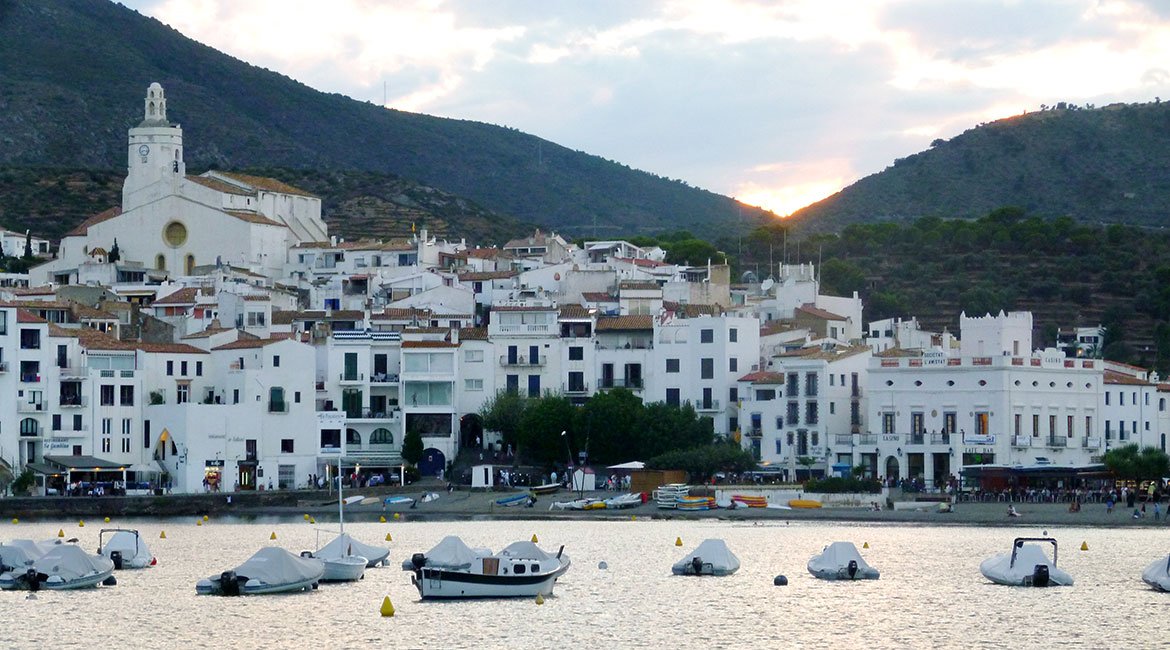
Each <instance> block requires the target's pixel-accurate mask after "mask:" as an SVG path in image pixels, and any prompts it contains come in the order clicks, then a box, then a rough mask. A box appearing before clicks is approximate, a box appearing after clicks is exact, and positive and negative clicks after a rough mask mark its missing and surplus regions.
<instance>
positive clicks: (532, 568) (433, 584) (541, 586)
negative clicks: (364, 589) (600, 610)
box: [411, 537, 569, 599]
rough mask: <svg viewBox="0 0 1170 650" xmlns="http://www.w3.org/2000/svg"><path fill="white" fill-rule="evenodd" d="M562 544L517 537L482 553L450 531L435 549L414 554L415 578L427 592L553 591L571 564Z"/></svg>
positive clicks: (498, 594) (500, 594) (509, 594)
mask: <svg viewBox="0 0 1170 650" xmlns="http://www.w3.org/2000/svg"><path fill="white" fill-rule="evenodd" d="M564 551H565V547H564V546H562V547H561V549H560V551H558V552H557V554H556V555H550V554H548V553H546V552H544V551H543V550H541V549H540V548H539V547H538V546H537V545H536V544H534V543H532V542H514V543H512V544H509V545H508V546H507V547H506V548H504V550H502V551H500V552H499V553H497V554H494V555H486V556H485V555H481V554H479V553H477V552H476V551H474V550H472V549H471V548H470V547H468V546H467V545H466V544H464V543H463V540H461V539H459V538H458V537H447V538H444V539H443V541H442V542H440V543H439V545H438V546H436V547H435V548H434V549H431V553H430V554H424V553H415V554H414V556H412V557H411V565H412V566H413V567H414V569H413V570H414V574H413V575H412V576H411V582H412V583H414V586H415V587H417V588H418V593H419V595H420V596H422V597H423V598H424V599H427V598H513V597H533V596H537V595H548V594H551V593H552V591H553V585H554V584H555V583H556V581H557V578H559V577H560V576H561V575H562V574H564V573H565V571H567V570H568V569H569V557H568V556H567V555H565V554H564Z"/></svg>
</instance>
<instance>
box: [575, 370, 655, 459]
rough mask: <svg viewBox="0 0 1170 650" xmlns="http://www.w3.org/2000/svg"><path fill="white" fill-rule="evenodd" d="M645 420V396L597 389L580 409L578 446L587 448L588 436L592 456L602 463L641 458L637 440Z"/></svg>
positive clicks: (642, 432) (615, 390) (640, 435)
mask: <svg viewBox="0 0 1170 650" xmlns="http://www.w3.org/2000/svg"><path fill="white" fill-rule="evenodd" d="M643 420H644V418H643V407H642V400H641V399H639V398H638V396H637V395H634V394H633V393H632V392H630V391H629V390H626V389H624V388H615V389H613V390H610V391H606V392H603V393H597V394H596V395H593V396H592V397H590V398H589V401H588V402H586V403H585V405H584V406H582V407H581V409H580V410H579V411H578V412H577V417H576V424H575V426H574V429H575V430H576V431H578V432H580V434H581V435H580V437H581V440H579V441H576V442H577V443H578V444H577V446H578V448H584V446H585V441H586V440H588V441H589V457H590V458H593V459H595V460H596V461H597V462H599V463H606V464H611V465H612V464H616V463H624V462H627V461H631V460H640V458H639V455H640V454H639V452H640V451H641V450H640V449H639V444H638V441H639V440H640V439H641V438H642V437H643V435H644V429H643V426H642V422H643ZM646 457H648V456H643V457H642V458H646Z"/></svg>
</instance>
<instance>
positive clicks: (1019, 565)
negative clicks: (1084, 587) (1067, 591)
mask: <svg viewBox="0 0 1170 650" xmlns="http://www.w3.org/2000/svg"><path fill="white" fill-rule="evenodd" d="M1044 544H1052V560H1049V559H1048V556H1047V555H1045V554H1044V548H1043V545H1044ZM1056 554H1057V547H1056V540H1055V539H1052V538H1051V537H1017V538H1016V539H1015V541H1013V542H1012V552H1011V553H1010V554H1008V553H1001V554H999V555H996V556H993V557H989V558H987V559H986V560H984V561H983V563H982V564H980V565H979V571H980V572H981V573H982V574H983V576H984V577H986V578H987V579H988V580H990V581H992V582H994V583H996V584H1001V585H1011V586H1013V587H1060V586H1070V585H1072V583H1073V579H1072V576H1070V575H1069V574H1068V573H1067V572H1065V571H1063V570H1061V569H1058V568H1056Z"/></svg>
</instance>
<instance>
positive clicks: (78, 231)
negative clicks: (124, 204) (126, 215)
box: [65, 208, 122, 237]
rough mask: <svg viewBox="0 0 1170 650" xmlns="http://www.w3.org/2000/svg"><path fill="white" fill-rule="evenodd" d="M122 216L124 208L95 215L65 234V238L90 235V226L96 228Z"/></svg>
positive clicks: (111, 209) (112, 209)
mask: <svg viewBox="0 0 1170 650" xmlns="http://www.w3.org/2000/svg"><path fill="white" fill-rule="evenodd" d="M120 214H122V208H110V209H109V210H106V211H104V212H99V213H97V214H95V215H93V216H92V217H90V218H88V219H86V220H85V221H82V222H81V223H79V224H77V226H76V227H74V228H73V230H70V231H69V232H67V233H65V236H66V237H82V236H85V235H87V234H89V227H90V226H96V225H98V224H99V223H101V222H103V221H109V220H110V219H113V218H114V217H116V216H118V215H120Z"/></svg>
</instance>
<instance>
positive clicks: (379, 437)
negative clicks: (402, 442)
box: [370, 427, 394, 445]
mask: <svg viewBox="0 0 1170 650" xmlns="http://www.w3.org/2000/svg"><path fill="white" fill-rule="evenodd" d="M370 444H371V445H392V444H394V434H393V433H391V432H390V430H389V429H385V428H382V427H378V428H377V429H374V431H373V433H371V434H370Z"/></svg>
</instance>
